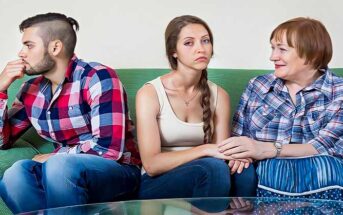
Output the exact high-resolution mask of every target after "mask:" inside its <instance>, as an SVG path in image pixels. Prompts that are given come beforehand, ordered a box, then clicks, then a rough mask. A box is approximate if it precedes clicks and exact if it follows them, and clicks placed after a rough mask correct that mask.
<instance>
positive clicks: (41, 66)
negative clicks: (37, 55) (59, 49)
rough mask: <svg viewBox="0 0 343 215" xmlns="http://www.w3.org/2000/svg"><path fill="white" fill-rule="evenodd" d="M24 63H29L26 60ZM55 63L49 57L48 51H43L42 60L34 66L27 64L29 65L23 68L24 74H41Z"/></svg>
mask: <svg viewBox="0 0 343 215" xmlns="http://www.w3.org/2000/svg"><path fill="white" fill-rule="evenodd" d="M26 63H27V64H29V63H28V62H26ZM55 64H56V63H55V61H54V60H53V59H52V58H51V57H50V55H49V53H48V52H45V53H44V58H43V60H42V61H41V62H39V63H38V64H37V65H35V66H31V65H30V64H29V66H30V67H29V68H28V69H26V70H25V74H26V75H29V76H32V75H43V74H45V73H47V72H48V71H50V70H51V69H52V68H54V66H55Z"/></svg>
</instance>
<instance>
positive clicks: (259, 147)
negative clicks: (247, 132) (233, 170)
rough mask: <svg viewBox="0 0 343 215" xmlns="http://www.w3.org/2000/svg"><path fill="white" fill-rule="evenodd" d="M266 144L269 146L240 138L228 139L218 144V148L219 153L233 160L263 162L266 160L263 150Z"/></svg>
mask: <svg viewBox="0 0 343 215" xmlns="http://www.w3.org/2000/svg"><path fill="white" fill-rule="evenodd" d="M267 144H268V145H270V144H271V143H260V142H259V143H257V141H255V140H253V139H251V138H248V137H245V136H240V137H230V138H228V139H226V140H224V141H222V142H221V143H219V145H218V147H219V151H220V152H221V153H223V154H224V155H226V156H231V157H232V158H234V159H244V158H245V159H246V158H253V159H255V160H263V159H265V158H267V157H266V155H265V148H264V147H266V146H267ZM272 147H273V146H272ZM268 148H270V146H268Z"/></svg>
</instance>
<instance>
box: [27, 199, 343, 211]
mask: <svg viewBox="0 0 343 215" xmlns="http://www.w3.org/2000/svg"><path fill="white" fill-rule="evenodd" d="M24 214H27V215H28V214H30V215H31V214H32V215H36V214H37V215H38V214H72V215H74V214H94V215H98V214H99V215H100V214H115V215H116V214H118V215H119V214H120V215H139V214H142V215H155V214H156V215H174V214H175V215H183V214H184V215H188V214H199V215H201V214H216V215H217V214H218V215H219V214H343V201H329V200H314V199H295V198H292V199H288V198H189V199H156V200H132V201H122V202H110V203H98V204H88V205H80V206H70V207H61V208H53V209H46V210H40V211H34V212H29V213H24Z"/></svg>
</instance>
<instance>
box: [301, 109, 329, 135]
mask: <svg viewBox="0 0 343 215" xmlns="http://www.w3.org/2000/svg"><path fill="white" fill-rule="evenodd" d="M325 121H326V118H325V106H317V107H312V108H309V109H308V111H307V113H306V118H305V119H304V120H302V127H303V130H304V135H305V137H306V139H312V138H314V137H315V136H317V135H318V133H319V130H320V129H321V128H322V127H323V125H324V124H325Z"/></svg>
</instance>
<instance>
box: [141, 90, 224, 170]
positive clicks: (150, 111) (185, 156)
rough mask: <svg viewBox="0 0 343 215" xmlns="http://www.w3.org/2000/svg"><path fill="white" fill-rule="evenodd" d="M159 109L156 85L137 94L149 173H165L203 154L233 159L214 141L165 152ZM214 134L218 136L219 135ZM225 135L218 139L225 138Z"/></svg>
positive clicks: (143, 155)
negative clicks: (159, 122) (162, 146)
mask: <svg viewBox="0 0 343 215" xmlns="http://www.w3.org/2000/svg"><path fill="white" fill-rule="evenodd" d="M159 110H160V104H159V101H158V97H157V94H156V91H155V89H154V87H153V86H152V85H145V86H143V87H142V88H141V89H140V90H139V91H138V92H137V95H136V117H137V136H138V146H139V151H140V155H141V159H142V163H143V167H144V169H145V170H146V172H147V174H148V175H150V176H156V175H159V174H162V173H165V172H167V171H169V170H171V169H173V168H175V167H178V166H180V165H182V164H185V163H187V162H190V161H192V160H195V159H198V158H200V157H205V156H211V157H217V158H220V159H229V158H230V157H229V156H225V155H223V154H221V153H219V151H218V147H217V145H215V144H204V145H200V146H197V147H193V148H191V149H187V150H183V151H173V152H163V153H162V152H161V140H160V133H159V128H158V123H157V115H158V113H159ZM221 123H223V122H221ZM227 124H228V123H227ZM223 128H224V127H223ZM223 128H221V129H223ZM226 132H228V131H226ZM215 136H216V137H217V138H218V135H215ZM222 136H223V137H224V136H225V135H222ZM222 136H220V137H219V138H223V137H222Z"/></svg>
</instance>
